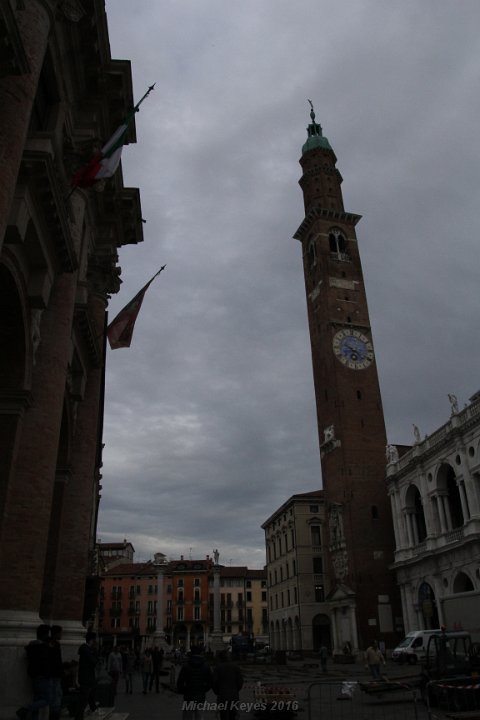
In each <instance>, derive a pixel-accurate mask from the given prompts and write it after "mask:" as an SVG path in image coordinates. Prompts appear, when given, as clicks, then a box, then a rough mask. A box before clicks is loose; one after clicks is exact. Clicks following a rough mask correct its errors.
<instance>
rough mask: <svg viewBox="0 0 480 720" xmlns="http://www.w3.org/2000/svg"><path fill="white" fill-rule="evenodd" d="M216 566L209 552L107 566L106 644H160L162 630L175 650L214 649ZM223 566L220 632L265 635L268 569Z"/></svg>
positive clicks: (102, 620)
mask: <svg viewBox="0 0 480 720" xmlns="http://www.w3.org/2000/svg"><path fill="white" fill-rule="evenodd" d="M115 545H116V544H115ZM213 570H214V563H213V560H212V558H210V557H209V556H208V555H207V556H206V558H205V559H203V560H185V559H184V558H183V557H181V558H180V559H179V560H171V561H169V562H167V561H165V562H162V563H161V564H160V563H157V562H151V561H150V562H147V563H120V564H118V565H117V564H115V565H114V566H113V567H110V568H109V569H107V570H106V571H105V573H104V575H103V577H102V581H101V590H100V597H101V601H100V607H99V625H98V630H99V634H100V637H101V640H102V644H103V646H104V647H110V646H111V645H114V644H128V645H132V646H136V647H145V646H149V645H153V644H156V643H158V642H159V639H160V632H161V634H162V636H163V634H164V637H165V640H166V641H167V644H168V645H171V646H173V647H174V648H182V649H189V648H190V647H191V646H192V645H201V646H204V647H209V644H210V636H211V634H212V632H213V629H214V603H215V598H214V590H213V586H214V574H213ZM218 570H219V575H220V595H219V617H220V632H221V633H222V635H223V636H224V638H225V640H227V639H228V638H230V637H231V636H232V635H237V634H239V633H240V634H248V635H249V636H251V637H257V636H264V635H265V634H266V632H267V631H268V619H267V597H266V593H267V590H266V573H265V571H263V570H250V569H248V568H247V567H243V566H242V567H224V566H219V567H218ZM160 615H161V620H159V617H160ZM159 631H160V632H159Z"/></svg>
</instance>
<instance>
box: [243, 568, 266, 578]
mask: <svg viewBox="0 0 480 720" xmlns="http://www.w3.org/2000/svg"><path fill="white" fill-rule="evenodd" d="M247 577H249V578H257V579H260V580H264V579H266V577H267V570H266V569H263V570H247Z"/></svg>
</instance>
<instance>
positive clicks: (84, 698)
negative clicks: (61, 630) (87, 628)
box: [75, 632, 98, 720]
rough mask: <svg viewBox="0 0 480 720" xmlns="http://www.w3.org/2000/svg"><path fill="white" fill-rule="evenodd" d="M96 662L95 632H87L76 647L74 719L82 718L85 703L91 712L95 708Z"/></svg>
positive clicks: (81, 719)
mask: <svg viewBox="0 0 480 720" xmlns="http://www.w3.org/2000/svg"><path fill="white" fill-rule="evenodd" d="M97 663H98V653H97V634H96V633H94V632H87V634H86V635H85V642H84V643H83V645H80V647H79V648H78V702H77V709H76V712H75V720H83V713H84V711H85V707H86V706H87V703H88V706H89V708H90V712H92V713H93V712H95V711H96V709H97V703H96V702H95V688H96V685H97V673H96V669H97Z"/></svg>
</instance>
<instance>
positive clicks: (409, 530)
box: [405, 511, 413, 548]
mask: <svg viewBox="0 0 480 720" xmlns="http://www.w3.org/2000/svg"><path fill="white" fill-rule="evenodd" d="M405 525H406V527H407V537H408V547H409V548H411V547H413V530H412V516H411V514H410V513H409V512H408V511H407V512H405Z"/></svg>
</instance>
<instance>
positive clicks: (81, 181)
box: [70, 84, 155, 188]
mask: <svg viewBox="0 0 480 720" xmlns="http://www.w3.org/2000/svg"><path fill="white" fill-rule="evenodd" d="M154 87H155V84H153V85H151V86H150V87H149V88H148V90H147V92H146V93H145V95H144V96H143V97H142V99H141V100H140V101H139V102H138V103H137V104H136V105H135V107H134V108H133V110H132V112H131V113H130V114H129V115H128V116H127V117H126V118H125V121H124V122H123V123H122V124H121V125H120V127H119V128H117V130H115V132H114V133H113V135H112V137H111V138H110V140H109V141H108V142H107V143H106V144H105V145H104V146H103V147H102V149H101V150H99V152H97V153H96V154H95V155H94V156H93V158H92V159H91V160H90V161H89V162H88V163H87V164H86V165H84V166H83V167H82V168H80V170H78V171H77V172H76V173H75V175H74V176H73V177H72V179H71V180H70V185H72V187H74V188H76V187H80V188H86V187H91V186H92V185H93V184H94V183H96V182H97V180H102V179H104V178H110V177H112V176H113V175H114V173H115V171H116V169H117V168H118V166H119V164H120V159H121V157H122V149H123V146H124V144H125V138H126V135H127V130H128V128H129V125H130V123H131V122H132V120H133V118H134V116H135V113H136V112H138V109H139V107H140V105H141V103H142V102H143V101H144V100H145V98H146V97H147V96H148V95H149V94H150V93H151V92H152V90H153V88H154Z"/></svg>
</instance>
